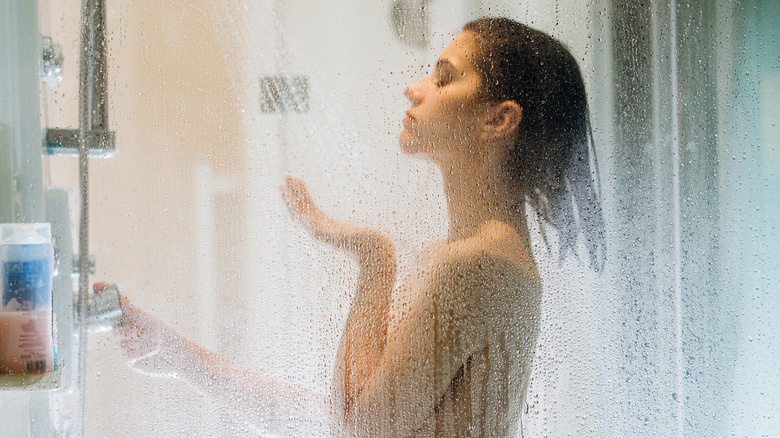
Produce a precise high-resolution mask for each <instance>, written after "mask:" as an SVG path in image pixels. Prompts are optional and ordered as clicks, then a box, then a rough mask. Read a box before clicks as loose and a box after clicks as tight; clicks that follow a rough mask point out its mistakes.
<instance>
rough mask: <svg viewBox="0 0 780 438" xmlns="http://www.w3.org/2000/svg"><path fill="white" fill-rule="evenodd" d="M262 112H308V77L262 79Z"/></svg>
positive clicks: (264, 77)
mask: <svg viewBox="0 0 780 438" xmlns="http://www.w3.org/2000/svg"><path fill="white" fill-rule="evenodd" d="M260 110H261V111H262V112H264V113H287V112H296V113H305V112H308V111H309V78H308V76H263V77H261V78H260Z"/></svg>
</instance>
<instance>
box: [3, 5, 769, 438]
mask: <svg viewBox="0 0 780 438" xmlns="http://www.w3.org/2000/svg"><path fill="white" fill-rule="evenodd" d="M718 3H719V4H717V5H714V4H713V2H708V1H704V0H697V1H689V2H670V1H660V0H653V1H649V2H634V1H628V0H591V1H588V2H581V1H575V0H555V1H552V2H548V1H541V0H532V1H528V2H516V1H499V0H495V1H487V0H483V1H478V2H474V1H466V0H463V1H460V0H459V1H456V2H445V1H443V0H396V1H386V2H379V3H377V2H373V3H370V4H369V3H366V4H363V3H360V2H338V3H335V4H334V3H331V2H314V3H308V4H305V5H304V4H303V3H301V2H284V1H278V0H274V1H271V0H269V1H260V2H243V1H226V2H213V1H194V2H188V3H187V4H170V3H169V2H163V1H150V2H126V3H122V4H120V3H119V2H108V3H107V11H106V28H107V30H108V35H107V38H106V42H105V44H106V46H107V49H108V56H107V62H108V64H107V65H108V94H109V95H110V96H111V99H110V101H109V102H108V106H109V109H110V112H111V131H112V132H113V133H114V134H115V147H116V151H115V154H114V156H113V157H111V158H108V159H105V160H93V161H90V170H89V172H90V173H89V177H90V186H91V190H90V195H89V203H90V204H89V205H90V217H89V226H90V242H91V243H90V252H91V253H92V254H93V255H94V256H95V260H96V265H95V273H94V275H92V276H91V281H92V282H95V281H107V282H110V283H116V285H117V286H116V287H117V288H118V289H119V290H120V291H121V294H122V295H124V296H127V297H128V298H129V299H130V300H131V301H132V303H133V305H136V306H138V307H139V308H142V309H144V310H145V311H146V312H148V313H149V314H152V315H154V316H155V318H158V319H159V320H160V321H162V322H164V323H165V324H167V325H168V326H169V327H171V328H173V329H175V330H176V331H177V332H178V333H180V334H181V335H182V336H184V337H186V338H188V339H190V340H192V341H194V342H196V343H197V344H199V345H201V346H203V347H205V348H207V349H209V350H210V351H213V352H215V353H217V354H219V355H220V356H222V357H224V358H226V359H227V360H229V361H230V363H231V364H234V366H236V367H241V368H243V369H247V370H250V371H253V372H256V373H259V374H261V375H263V376H265V377H266V378H268V379H271V380H273V381H275V382H279V383H280V385H284V386H283V387H284V388H303V389H305V391H303V392H301V393H299V395H291V397H292V399H293V400H294V401H295V402H296V403H299V404H300V405H301V406H305V405H306V403H308V402H309V401H310V400H306V397H304V396H302V395H300V394H304V393H306V394H328V393H329V392H330V391H331V386H332V381H333V374H334V369H333V366H334V363H335V361H336V355H337V348H338V346H339V338H340V336H341V331H342V329H343V326H344V324H345V318H346V315H347V310H348V308H349V306H350V304H351V296H352V295H351V294H352V291H354V290H355V288H356V286H357V284H356V278H355V275H356V273H357V264H356V262H355V261H354V260H353V259H351V258H350V257H348V256H346V255H345V254H344V253H341V252H339V251H336V250H333V249H330V248H329V247H327V246H326V245H322V244H320V243H318V242H317V241H315V240H314V239H312V238H311V237H310V236H309V235H308V234H307V233H306V232H305V230H304V229H303V228H302V227H300V226H299V225H297V224H296V223H295V222H294V221H292V220H291V219H290V217H289V214H288V212H287V207H286V206H285V202H284V200H283V198H282V197H281V195H280V194H279V189H278V186H279V185H280V184H283V181H284V179H283V178H284V175H285V174H287V173H290V174H293V175H297V176H300V177H302V178H303V179H304V180H305V181H306V182H307V184H308V187H309V189H310V191H311V194H312V196H313V197H314V198H315V199H316V201H317V204H318V205H319V206H321V207H322V208H323V209H324V210H326V211H327V212H328V214H330V215H332V216H333V217H335V218H338V219H344V220H350V221H352V222H354V223H357V224H359V225H363V226H370V227H375V228H378V229H382V230H384V231H385V232H387V233H388V235H389V236H390V237H391V238H392V240H393V241H394V243H395V249H396V251H397V260H398V272H399V278H403V277H404V275H405V274H406V275H408V273H409V272H412V271H413V267H414V266H415V263H416V260H417V259H418V257H419V256H420V253H421V252H422V250H423V248H424V247H425V246H427V245H428V244H430V243H431V242H434V241H436V240H439V239H442V238H444V237H446V232H447V226H448V211H447V206H446V202H445V199H444V195H443V187H442V181H441V177H440V175H439V173H438V171H437V170H436V169H434V168H433V167H432V166H431V165H430V164H427V163H425V162H423V161H420V160H415V159H412V158H409V157H408V156H405V155H404V154H402V153H401V152H400V150H399V146H398V133H399V130H400V127H401V119H402V118H403V117H404V111H405V110H406V109H407V108H408V101H407V98H406V97H404V94H403V92H404V88H405V87H406V86H407V85H408V84H411V83H413V82H415V81H417V80H419V79H420V78H421V77H423V76H424V75H426V74H428V72H429V71H430V70H431V69H432V68H433V67H434V66H435V62H436V59H437V57H438V55H439V53H440V52H441V50H442V49H443V48H444V47H445V46H446V45H447V44H448V43H449V41H450V40H451V39H452V37H453V36H454V35H455V33H457V31H458V30H459V29H460V28H461V27H462V26H463V24H465V23H466V22H468V21H470V20H471V19H474V18H477V17H480V16H498V15H501V16H508V17H511V18H513V19H516V20H518V21H520V22H523V23H526V24H528V25H530V26H532V27H535V28H538V29H541V30H543V31H545V32H547V33H549V34H550V35H552V36H554V37H556V38H558V39H559V40H560V41H561V42H563V43H564V44H565V45H566V46H567V47H568V48H569V49H570V50H571V52H572V53H573V55H574V57H575V58H576V60H577V62H578V63H579V64H580V68H581V70H582V72H583V75H584V79H585V85H586V88H587V93H588V104H589V112H590V124H591V128H592V131H593V140H594V142H593V143H594V149H595V151H596V156H597V162H598V169H599V173H598V175H597V177H598V180H599V185H600V193H601V197H602V199H603V209H604V218H605V224H606V241H607V248H608V249H607V259H606V265H605V267H604V269H603V270H602V271H601V272H600V273H598V274H597V273H594V272H592V271H591V270H589V269H587V266H586V264H587V263H586V262H585V259H584V258H582V257H581V258H580V259H578V258H577V257H574V256H570V257H568V258H566V259H565V260H564V261H563V262H562V263H561V262H560V261H559V259H558V257H557V256H558V254H557V253H556V252H555V251H554V250H553V251H551V250H549V249H548V248H549V247H554V245H551V244H550V242H553V243H554V242H555V239H556V238H557V235H556V233H555V231H554V230H551V229H549V227H545V225H536V222H535V221H533V220H531V221H530V222H529V223H530V224H531V225H530V228H531V234H532V240H533V242H534V248H535V249H534V258H535V261H536V263H537V266H538V269H539V272H540V275H541V281H542V286H543V287H542V290H543V293H542V299H541V303H540V306H541V309H542V311H541V312H542V318H541V320H540V334H539V336H538V339H537V341H536V346H535V355H534V358H533V368H532V370H531V374H530V384H529V387H528V391H527V395H526V397H525V400H522V402H521V403H522V406H523V408H522V412H521V416H522V430H523V432H524V436H526V437H529V436H567V435H572V436H592V437H623V436H670V437H672V436H674V437H682V436H716V435H725V434H731V435H738V436H763V435H771V434H772V433H773V432H774V431H776V430H780V403H779V402H778V400H780V390H779V389H777V388H780V382H778V375H780V369H778V365H777V364H780V344H779V343H778V341H777V339H776V338H777V336H775V334H776V333H778V330H779V329H780V326H779V325H778V322H777V318H776V317H775V315H777V314H778V313H779V312H780V304H778V301H777V291H778V290H780V274H778V269H777V266H780V250H778V249H777V245H776V243H775V242H778V241H780V235H779V234H780V233H779V232H778V229H777V226H776V225H775V223H776V221H775V220H774V218H776V217H778V215H780V201H779V200H778V197H777V195H776V190H775V188H776V187H778V186H780V144H778V138H780V132H778V131H779V130H780V128H778V125H777V121H778V120H780V106H778V103H777V102H780V61H778V58H777V50H776V47H777V38H778V35H777V32H778V27H779V26H778V18H777V17H780V4H775V3H772V2H762V1H760V0H747V1H742V2H740V3H731V2H718ZM10 4H11V3H10V2H8V1H5V2H2V3H0V11H2V10H4V9H5V10H10V6H8V5H10ZM80 7H81V3H80V2H76V1H72V0H70V1H59V2H55V1H47V0H43V1H42V2H41V3H40V6H39V8H38V9H39V10H38V13H37V14H38V22H39V26H38V27H39V28H40V29H41V32H42V33H43V34H45V35H47V36H49V37H51V41H53V42H54V43H56V44H57V45H59V47H60V51H59V52H58V54H60V55H61V56H62V61H61V70H60V71H59V72H58V73H57V75H58V77H59V75H61V80H60V81H56V82H55V81H50V82H46V83H42V84H41V85H40V114H39V115H40V117H41V119H42V123H41V126H43V127H44V128H54V127H68V126H70V127H73V126H78V124H79V120H78V114H79V112H78V111H79V110H78V99H77V96H78V82H79V78H78V73H77V65H76V64H77V60H78V59H79V54H78V47H79V35H78V30H77V29H78V28H79V20H80V18H79V14H80ZM5 16H8V17H10V16H11V15H7V14H4V13H0V24H2V22H3V20H5V18H2V17H5ZM3 28H6V29H11V28H15V27H13V26H11V25H10V24H9V25H8V26H0V29H3ZM3 32H5V31H3V30H0V50H1V51H0V55H2V54H7V55H8V56H3V58H4V59H11V63H13V62H15V61H14V59H18V57H17V56H15V55H14V56H11V55H12V54H13V53H16V52H15V50H16V48H14V46H13V45H12V44H11V43H9V42H8V41H11V39H9V38H2V36H3ZM9 32H10V31H9ZM6 36H7V35H6ZM4 41H5V42H4ZM3 68H4V67H3ZM0 76H3V75H0ZM5 76H7V77H8V78H7V79H6V78H5ZM5 76H3V78H0V101H9V100H4V99H2V97H5V96H12V97H13V96H17V94H14V93H16V91H13V90H17V89H18V88H15V87H18V83H17V82H13V81H16V80H17V79H18V80H20V81H22V79H19V78H16V79H14V77H12V76H13V75H5ZM20 83H21V82H20ZM22 85H24V84H23V83H22ZM28 85H29V84H28ZM9 99H10V98H9ZM34 106H35V105H33V107H34ZM15 111H16V109H14V108H12V107H11V106H9V105H0V117H1V118H0V154H3V155H0V156H11V155H10V154H11V153H12V152H9V151H16V150H18V149H19V148H21V145H20V144H18V143H19V142H18V141H17V136H18V134H17V133H16V131H14V129H16V128H15V127H16V126H22V125H24V126H26V125H25V123H27V125H29V122H27V121H24V120H23V121H22V122H19V121H18V120H17V119H16V118H15V117H16V116H15V115H14V114H16V113H15ZM31 114H32V116H30V115H29V114H28V117H27V118H29V119H30V120H34V121H36V123H37V119H36V118H35V117H37V116H36V114H35V112H34V111H33V112H32V113H31ZM28 132H32V131H30V130H28ZM35 135H37V136H38V137H42V136H43V134H41V133H40V132H38V133H37V134H35ZM39 144H40V145H42V144H43V140H41V141H40V142H38V143H36V148H37V147H38V145H39ZM25 153H28V152H25ZM35 153H36V154H37V149H36V152H35ZM17 155H18V156H19V157H21V156H22V154H21V153H17ZM78 173H79V171H78V162H77V160H76V159H74V158H69V157H54V156H45V157H44V158H43V159H42V162H40V163H38V162H36V161H35V159H29V160H27V159H22V158H17V159H16V161H15V162H14V163H7V162H0V202H3V204H0V218H3V221H4V222H15V221H16V219H17V218H15V217H14V216H13V215H11V216H9V215H8V214H7V212H8V211H11V210H10V209H11V207H8V205H14V207H13V208H14V209H20V210H19V211H25V212H27V213H25V214H28V215H37V216H36V220H35V221H44V219H45V217H44V215H43V211H37V210H36V209H37V208H39V207H40V205H41V201H37V200H35V199H33V200H30V199H28V198H27V197H25V196H21V195H18V196H17V195H14V194H13V193H14V190H20V189H19V187H22V186H25V184H26V185H31V184H32V185H34V184H40V185H41V186H43V187H62V188H69V189H70V192H71V197H70V200H69V201H63V200H62V199H59V201H58V202H61V203H67V202H70V203H71V205H75V204H76V203H77V202H78V199H77V198H78V197H77V195H76V194H78V180H79V174H78ZM34 174H35V175H38V176H37V177H36V178H37V180H34V178H33V177H32V176H30V175H34ZM30 178H33V180H30ZM36 181H37V182H36ZM6 195H7V196H6ZM14 196H16V198H14ZM57 196H60V195H57ZM62 196H65V195H62ZM9 199H10V200H9ZM63 199H64V198H63ZM14 203H15V204H14ZM63 205H64V204H63ZM63 208H64V207H63ZM70 210H72V211H75V212H76V213H72V214H73V216H71V217H69V218H68V221H69V222H68V223H78V219H79V218H78V217H77V214H78V213H77V212H78V208H76V209H74V208H73V207H71V209H70ZM38 216H40V217H38ZM535 217H536V216H535V214H534V213H533V212H531V213H529V218H531V219H533V218H535ZM581 246H584V243H581ZM580 249H582V248H580ZM71 262H72V260H68V262H67V263H68V265H67V266H70V263H71ZM69 280H70V279H60V280H55V281H69ZM409 298H410V297H407V296H404V294H403V290H402V289H401V290H399V292H397V293H396V295H394V296H393V303H394V305H397V306H399V307H403V305H404V303H405V302H407V301H408V300H409ZM54 299H55V301H56V297H55V298H54ZM55 306H56V303H55ZM63 309H65V310H57V308H55V310H54V312H55V314H56V313H57V312H61V313H62V312H71V311H72V309H69V308H67V307H63ZM119 319H121V318H119ZM89 339H90V342H89V346H88V351H87V359H86V361H87V371H86V376H85V377H86V412H85V415H84V422H85V423H84V424H85V429H84V430H85V436H117V437H118V436H139V437H144V436H149V437H152V436H168V435H177V434H180V435H185V436H206V435H211V436H231V437H233V436H258V435H259V436H274V435H273V434H272V433H271V432H269V430H270V429H269V428H268V427H270V426H269V425H268V424H265V423H263V422H262V421H261V422H259V424H253V423H252V422H251V421H248V420H247V419H246V418H247V417H245V416H243V415H239V413H240V411H244V410H247V411H252V406H251V401H250V400H249V399H247V402H246V405H244V406H240V400H242V399H240V398H239V399H238V400H239V402H237V403H233V404H230V405H226V404H225V403H223V401H222V400H220V399H218V398H211V397H208V396H207V395H204V393H203V391H202V390H201V388H197V387H195V386H192V385H188V384H186V383H185V381H184V380H183V379H177V378H176V376H175V375H168V374H165V375H160V374H154V373H146V374H144V373H138V372H134V371H133V370H132V369H131V368H129V367H128V366H126V360H125V357H123V353H122V351H121V348H119V346H118V343H117V340H116V337H114V336H113V335H112V331H110V330H109V331H106V333H100V334H93V335H91V336H90V338H89ZM235 392H236V396H237V397H241V393H240V391H239V390H238V389H236V391H235ZM290 394H293V393H292V392H291V393H290ZM44 397H48V395H42V393H40V392H32V391H31V392H29V393H25V392H14V393H8V392H0V423H2V424H11V425H13V427H15V428H16V429H13V430H15V431H16V430H19V431H20V434H21V435H20V436H39V435H41V434H42V433H44V432H43V431H42V430H41V429H40V428H38V429H36V428H35V427H34V426H30V425H28V424H26V423H27V422H28V421H27V420H30V421H29V423H30V424H33V423H35V424H43V423H41V422H38V421H37V419H41V418H47V417H51V418H54V417H57V416H58V415H60V413H61V411H63V410H65V409H69V408H68V406H70V405H69V404H63V405H61V406H60V405H58V404H57V403H58V402H57V401H56V398H55V399H47V400H50V401H48V402H46V403H42V402H40V401H41V400H43V398H44ZM296 397H298V398H296ZM51 400H55V401H54V402H51ZM20 406H22V408H20ZM35 406H47V408H46V411H45V412H36V411H35V410H36V408H35ZM296 415H297V414H296ZM20 419H24V420H25V421H24V422H22V423H25V424H22V423H20V421H21V420H20ZM31 419H33V420H36V421H32V420H31ZM47 421H48V420H47ZM282 423H283V425H284V428H286V430H287V432H286V433H287V434H291V435H292V436H296V435H299V436H300V435H301V434H304V432H303V431H306V430H309V429H306V428H307V427H314V426H312V424H310V423H307V419H305V418H299V417H296V416H290V417H286V418H285V420H284V421H282ZM52 427H53V428H58V430H67V429H68V428H69V427H71V426H70V425H62V424H60V425H54V426H52Z"/></svg>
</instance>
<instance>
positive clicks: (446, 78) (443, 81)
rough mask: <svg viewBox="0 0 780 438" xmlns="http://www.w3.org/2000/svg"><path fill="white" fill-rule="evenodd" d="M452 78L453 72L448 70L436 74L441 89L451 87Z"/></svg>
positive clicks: (437, 84) (437, 83)
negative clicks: (446, 86)
mask: <svg viewBox="0 0 780 438" xmlns="http://www.w3.org/2000/svg"><path fill="white" fill-rule="evenodd" d="M452 78H453V75H452V72H450V71H447V70H445V71H441V70H440V71H439V72H437V74H436V86H437V87H439V88H441V87H443V86H445V85H449V84H450V83H451V82H452Z"/></svg>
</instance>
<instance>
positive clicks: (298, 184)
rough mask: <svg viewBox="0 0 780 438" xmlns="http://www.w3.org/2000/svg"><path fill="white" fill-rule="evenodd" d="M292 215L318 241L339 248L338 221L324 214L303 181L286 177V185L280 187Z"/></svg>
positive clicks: (289, 176)
mask: <svg viewBox="0 0 780 438" xmlns="http://www.w3.org/2000/svg"><path fill="white" fill-rule="evenodd" d="M279 189H280V190H281V191H282V196H284V200H285V201H287V208H288V209H289V210H290V214H292V216H293V217H294V218H295V219H297V220H298V222H300V223H301V224H302V225H303V226H304V227H306V228H307V229H308V230H309V231H311V233H312V234H313V235H314V237H315V238H317V239H318V240H321V241H324V242H327V243H330V244H333V245H336V246H338V240H339V238H340V237H341V236H339V235H338V231H339V230H338V229H337V228H338V227H337V224H336V221H334V220H333V219H332V218H330V217H329V216H328V215H326V214H325V213H323V211H322V210H320V209H319V207H317V205H316V204H315V203H314V199H312V197H311V194H309V190H308V189H307V188H306V184H305V183H304V182H303V180H302V179H300V178H296V177H293V176H291V175H286V176H285V177H284V185H282V186H280V187H279Z"/></svg>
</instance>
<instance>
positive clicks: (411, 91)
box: [404, 82, 422, 105]
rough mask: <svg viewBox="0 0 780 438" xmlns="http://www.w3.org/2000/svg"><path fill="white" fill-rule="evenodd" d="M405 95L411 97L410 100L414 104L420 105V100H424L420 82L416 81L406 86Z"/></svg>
mask: <svg viewBox="0 0 780 438" xmlns="http://www.w3.org/2000/svg"><path fill="white" fill-rule="evenodd" d="M404 96H406V98H407V99H409V102H411V103H412V105H418V104H419V103H420V101H422V95H421V94H420V83H419V82H415V83H414V84H411V85H407V86H406V88H404Z"/></svg>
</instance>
